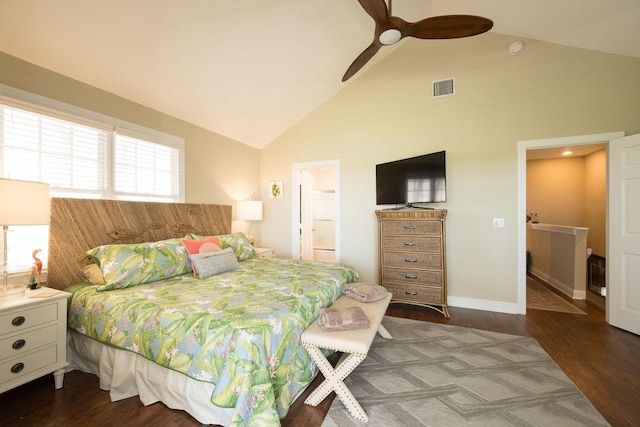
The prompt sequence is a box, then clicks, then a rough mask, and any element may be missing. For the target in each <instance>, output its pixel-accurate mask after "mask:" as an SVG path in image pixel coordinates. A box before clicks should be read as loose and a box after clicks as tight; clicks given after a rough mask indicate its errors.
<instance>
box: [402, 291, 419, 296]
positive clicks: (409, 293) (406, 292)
mask: <svg viewBox="0 0 640 427" xmlns="http://www.w3.org/2000/svg"><path fill="white" fill-rule="evenodd" d="M404 293H405V294H407V295H411V296H412V297H415V296H417V295H418V293H417V292H416V291H404Z"/></svg>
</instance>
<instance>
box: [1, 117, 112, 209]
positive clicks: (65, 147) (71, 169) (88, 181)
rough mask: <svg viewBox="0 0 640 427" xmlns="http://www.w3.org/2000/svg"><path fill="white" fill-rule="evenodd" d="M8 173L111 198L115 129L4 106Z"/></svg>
mask: <svg viewBox="0 0 640 427" xmlns="http://www.w3.org/2000/svg"><path fill="white" fill-rule="evenodd" d="M0 129H1V130H2V133H1V135H0V150H1V151H0V153H1V156H2V163H1V164H0V168H2V176H3V177H4V178H10V179H22V180H27V181H39V182H46V183H48V184H49V185H50V188H51V195H52V196H57V197H82V198H107V197H108V195H109V191H108V190H109V188H108V180H107V171H108V169H107V168H108V165H107V152H108V148H109V145H108V144H109V137H110V132H108V131H106V130H103V129H99V128H92V127H89V126H85V125H81V124H77V123H73V122H70V121H66V120H62V119H58V118H54V117H48V116H45V115H43V114H39V113H36V112H31V111H25V110H21V109H18V108H14V107H11V106H7V105H0Z"/></svg>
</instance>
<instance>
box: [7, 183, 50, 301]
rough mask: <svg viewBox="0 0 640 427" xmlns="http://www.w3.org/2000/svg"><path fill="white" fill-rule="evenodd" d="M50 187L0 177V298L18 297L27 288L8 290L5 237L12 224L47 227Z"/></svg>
mask: <svg viewBox="0 0 640 427" xmlns="http://www.w3.org/2000/svg"><path fill="white" fill-rule="evenodd" d="M50 204H51V199H50V197H49V184H44V183H42V182H32V181H19V180H13V179H1V178H0V225H1V226H2V231H3V242H4V252H3V254H4V263H3V264H2V266H3V283H2V289H1V290H0V298H10V297H14V296H18V295H20V294H21V293H22V292H23V291H24V289H25V288H26V286H24V287H23V286H20V287H15V288H9V272H8V266H7V255H8V254H7V234H8V231H9V227H10V226H14V225H46V224H49V214H50Z"/></svg>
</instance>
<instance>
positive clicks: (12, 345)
mask: <svg viewBox="0 0 640 427" xmlns="http://www.w3.org/2000/svg"><path fill="white" fill-rule="evenodd" d="M56 341H58V325H57V324H55V323H52V324H50V325H47V326H45V327H44V328H39V329H35V330H30V331H26V332H22V333H18V334H14V335H12V336H11V337H7V338H2V339H0V358H1V359H0V360H2V361H4V360H5V359H9V358H12V357H14V356H18V355H20V354H22V353H27V352H29V351H31V350H33V349H36V348H38V347H43V346H46V345H47V344H54V343H55V342H56Z"/></svg>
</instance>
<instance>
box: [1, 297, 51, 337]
mask: <svg viewBox="0 0 640 427" xmlns="http://www.w3.org/2000/svg"><path fill="white" fill-rule="evenodd" d="M57 319H58V304H56V303H53V304H47V305H44V306H42V307H35V308H26V309H22V310H19V311H18V310H16V311H13V312H12V313H8V314H3V315H2V316H0V335H4V334H7V333H11V332H14V331H19V330H21V329H25V328H30V327H33V326H38V325H42V324H43V323H47V322H55V321H56V320H57Z"/></svg>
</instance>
